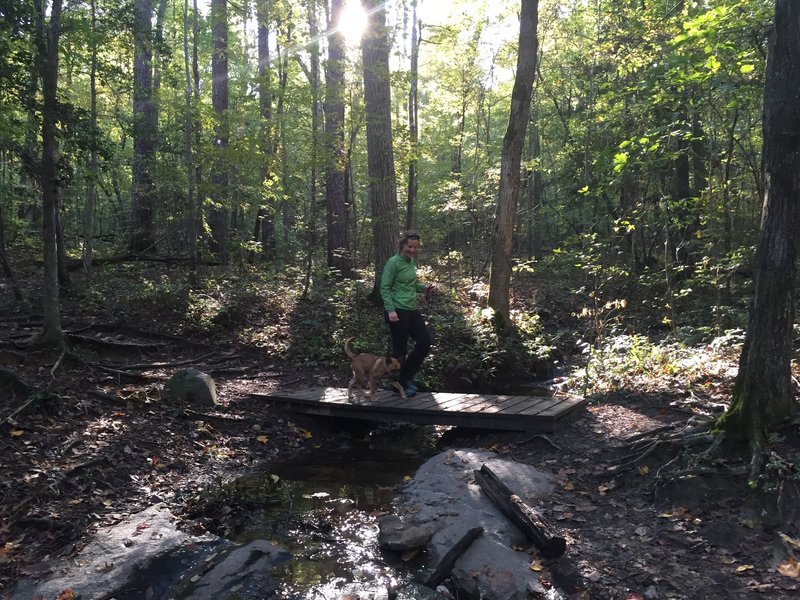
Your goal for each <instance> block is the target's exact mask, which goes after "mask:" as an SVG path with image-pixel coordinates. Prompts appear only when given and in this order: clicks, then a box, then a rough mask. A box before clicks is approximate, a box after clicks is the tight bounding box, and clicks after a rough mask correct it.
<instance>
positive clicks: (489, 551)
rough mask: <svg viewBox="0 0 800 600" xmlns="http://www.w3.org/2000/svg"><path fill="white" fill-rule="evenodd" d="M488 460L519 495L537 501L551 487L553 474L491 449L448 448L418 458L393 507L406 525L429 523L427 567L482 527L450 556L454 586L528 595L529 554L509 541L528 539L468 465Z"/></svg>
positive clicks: (490, 596) (493, 597) (489, 597)
mask: <svg viewBox="0 0 800 600" xmlns="http://www.w3.org/2000/svg"><path fill="white" fill-rule="evenodd" d="M484 464H486V465H488V466H489V467H490V468H491V469H492V471H494V472H495V473H496V474H497V475H498V476H499V477H500V478H502V480H503V481H504V482H505V483H506V485H508V487H509V488H511V489H512V490H513V491H514V492H515V493H516V494H517V495H518V496H519V497H520V498H522V500H523V501H525V502H526V503H528V504H530V505H531V506H536V505H538V504H539V503H540V502H541V500H542V499H544V498H545V497H546V496H547V495H548V494H549V493H550V492H551V491H552V489H553V487H554V482H553V477H552V476H551V475H549V474H547V473H544V472H542V471H539V470H538V469H536V468H534V467H532V466H529V465H525V464H523V463H518V462H516V461H512V460H506V459H502V458H500V457H499V456H498V455H496V454H494V453H492V452H485V451H479V450H449V451H447V452H443V453H441V454H438V455H436V456H434V457H433V458H431V459H430V460H428V461H427V462H426V463H425V464H423V465H422V466H421V467H420V468H419V469H418V470H417V472H416V473H415V475H414V478H413V479H412V480H411V481H410V482H409V483H408V484H406V485H405V486H404V487H403V488H402V489H401V490H400V495H399V498H398V500H397V502H396V513H397V515H398V517H400V518H401V519H402V520H403V522H404V523H406V524H407V525H417V526H420V527H428V528H431V529H433V531H434V534H433V537H432V538H431V541H430V542H429V543H428V549H429V551H430V552H431V555H432V556H431V558H430V560H429V561H428V562H429V564H430V565H431V568H433V567H434V566H435V565H436V564H438V562H439V561H440V560H441V558H442V557H443V556H444V555H445V554H446V553H447V552H448V550H450V548H452V547H453V544H455V543H456V542H457V541H458V540H459V539H460V538H461V537H462V536H463V535H464V532H465V531H466V530H467V529H469V528H471V527H478V526H480V527H483V529H484V532H483V535H481V536H480V537H479V538H478V539H476V540H475V541H474V542H473V543H472V544H471V545H470V547H469V548H468V549H467V551H466V552H464V554H463V555H461V557H460V558H459V559H458V561H457V562H456V565H455V567H454V568H453V571H452V574H451V580H452V581H453V583H454V587H456V588H457V589H459V590H460V591H461V592H464V593H466V594H468V595H472V594H479V596H478V597H480V598H482V599H483V600H511V599H514V600H516V599H523V598H525V599H527V598H530V591H529V590H530V587H529V586H530V585H531V582H534V581H536V580H538V575H537V574H536V573H535V572H533V571H531V569H530V563H531V556H529V555H528V554H526V553H524V552H517V551H515V550H514V547H515V546H516V547H527V546H529V545H530V542H529V541H527V540H526V539H525V537H524V536H523V534H522V532H520V531H519V530H518V529H517V528H516V527H515V526H514V525H513V524H512V523H511V522H510V521H509V520H508V519H507V518H506V517H505V516H504V515H503V514H502V513H501V512H500V510H499V509H498V508H497V507H496V506H495V505H494V504H493V503H492V501H491V500H490V499H489V498H488V497H487V496H486V494H484V493H483V492H482V490H481V488H480V486H479V485H478V484H477V483H476V482H475V477H474V471H475V469H480V468H481V466H483V465H484Z"/></svg>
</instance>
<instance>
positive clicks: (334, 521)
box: [113, 426, 441, 600]
mask: <svg viewBox="0 0 800 600" xmlns="http://www.w3.org/2000/svg"><path fill="white" fill-rule="evenodd" d="M439 438H440V432H439V430H437V429H435V428H432V427H418V426H403V427H391V428H385V429H377V430H373V431H371V432H368V433H367V434H365V435H363V436H361V435H360V436H359V438H358V439H353V438H352V437H347V436H343V437H342V438H341V445H340V446H339V447H336V448H330V447H320V448H312V449H309V450H308V451H305V452H303V453H302V454H300V455H298V456H295V457H293V458H292V459H291V460H288V461H285V462H280V463H274V464H272V465H270V466H269V469H268V470H267V471H264V472H256V473H252V474H250V475H247V476H246V477H243V478H240V479H239V480H237V481H235V482H231V483H229V484H226V486H225V494H226V496H225V499H226V503H227V505H229V506H234V507H239V508H241V507H246V511H245V514H246V518H244V519H239V520H238V521H237V522H236V526H235V527H234V528H233V529H232V533H231V534H230V538H231V539H230V542H226V543H223V544H221V545H218V546H206V547H196V548H194V549H188V550H186V549H184V550H181V551H176V552H173V553H170V554H169V555H166V556H162V557H159V558H158V559H156V560H154V561H153V562H152V564H151V565H150V566H149V567H148V568H147V569H144V570H142V571H140V572H138V573H137V574H136V576H135V577H134V578H132V579H131V580H130V581H129V582H128V585H126V588H125V590H120V592H119V593H117V594H115V595H114V596H113V597H114V598H115V599H116V600H134V599H140V598H145V597H149V598H151V599H152V600H159V599H160V598H163V599H166V598H174V599H175V600H186V599H192V600H196V599H198V598H202V597H204V596H203V595H202V593H200V592H198V590H197V589H196V587H195V583H196V582H197V581H198V579H199V578H200V574H202V573H204V572H206V573H207V572H208V571H209V569H210V566H209V565H211V564H214V563H216V564H218V563H219V562H221V561H222V559H223V558H224V557H225V555H226V553H229V552H230V551H231V550H232V549H235V548H240V547H242V546H243V545H247V544H248V543H250V542H252V541H254V540H268V541H271V542H274V543H275V544H276V545H277V546H278V547H280V548H283V549H285V550H287V551H288V554H283V555H281V558H276V559H275V560H274V561H273V562H272V567H271V569H264V570H260V571H259V572H258V573H256V574H253V575H252V576H248V577H247V578H246V580H245V581H239V582H237V583H236V584H235V585H232V586H231V589H229V590H227V591H226V593H225V594H223V595H218V594H217V595H215V596H214V598H215V600H256V599H258V600H262V599H264V598H276V599H287V600H289V599H292V600H294V599H297V600H301V599H302V600H328V599H333V598H338V599H341V598H350V599H352V600H356V599H361V598H365V599H366V598H372V599H374V600H379V599H381V598H389V597H394V598H398V599H400V600H412V599H424V598H437V597H439V598H440V597H441V596H439V595H438V594H435V593H434V592H433V590H429V589H427V588H424V587H423V586H421V585H419V584H417V583H416V580H417V579H420V577H419V574H418V571H420V570H421V569H422V568H423V565H424V560H425V556H424V553H420V554H419V555H416V556H412V557H404V558H407V559H408V560H406V561H403V560H401V558H400V557H398V556H390V555H388V554H385V553H383V552H381V551H380V550H379V548H378V543H377V538H378V525H377V521H378V518H379V516H380V515H381V514H383V513H385V512H388V511H390V510H391V503H392V500H393V499H394V497H395V492H396V487H397V486H399V485H400V484H402V483H403V482H404V481H405V480H406V479H407V478H410V477H411V476H412V475H413V474H414V472H415V471H416V469H417V468H418V467H419V466H420V465H421V464H422V463H423V462H424V461H425V460H426V459H427V458H428V457H429V456H431V455H432V454H433V453H434V452H435V450H436V443H437V442H438V440H439ZM201 589H202V588H201ZM143 592H145V594H146V595H143Z"/></svg>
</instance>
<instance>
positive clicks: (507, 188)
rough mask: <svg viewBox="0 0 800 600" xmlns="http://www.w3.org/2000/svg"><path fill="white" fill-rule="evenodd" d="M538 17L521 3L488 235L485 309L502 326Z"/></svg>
mask: <svg viewBox="0 0 800 600" xmlns="http://www.w3.org/2000/svg"><path fill="white" fill-rule="evenodd" d="M538 17H539V8H538V4H537V2H536V0H522V12H521V14H520V29H519V55H518V57H517V72H516V75H515V79H514V89H513V90H512V92H511V111H510V115H509V119H508V128H507V129H506V135H505V137H504V138H503V153H502V158H501V162H500V190H499V192H498V198H497V211H496V213H495V223H494V231H493V234H492V268H491V275H490V277H489V306H491V307H492V308H493V309H494V310H495V311H496V313H497V314H498V316H499V317H501V321H502V323H503V325H504V326H506V325H508V324H509V313H510V293H511V292H510V286H511V250H512V241H513V234H514V220H515V216H516V210H517V198H518V196H519V182H520V163H521V161H522V144H523V142H524V139H525V130H526V128H527V125H528V117H529V116H530V108H531V95H532V93H533V78H534V75H535V74H536V54H537V46H538V38H537V35H536V25H537V21H538Z"/></svg>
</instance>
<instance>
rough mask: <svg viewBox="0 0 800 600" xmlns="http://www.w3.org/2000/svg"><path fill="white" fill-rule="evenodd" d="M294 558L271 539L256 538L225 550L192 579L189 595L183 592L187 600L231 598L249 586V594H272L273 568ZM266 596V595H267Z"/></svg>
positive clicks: (273, 585)
mask: <svg viewBox="0 0 800 600" xmlns="http://www.w3.org/2000/svg"><path fill="white" fill-rule="evenodd" d="M290 558H291V554H289V552H288V551H287V550H285V549H284V548H282V547H281V546H279V545H278V544H276V543H274V542H270V541H268V540H255V541H253V542H250V543H249V544H247V545H245V546H240V547H238V548H235V549H233V550H231V551H230V552H228V553H226V554H225V555H224V556H223V557H222V559H221V560H219V558H218V562H217V563H216V564H215V565H214V566H213V567H212V568H211V569H209V570H207V571H205V573H204V574H203V576H202V577H201V578H200V579H198V580H196V581H193V582H192V585H191V591H190V593H189V594H188V595H184V594H180V597H181V598H186V600H207V599H208V598H228V597H232V596H230V594H235V593H236V592H237V591H239V589H240V588H241V587H242V586H243V585H246V586H247V589H248V593H253V592H255V591H256V587H259V588H260V589H259V590H258V591H260V592H262V593H264V594H271V593H273V592H274V591H275V590H274V587H275V583H274V582H273V581H271V580H270V579H269V578H268V576H269V574H270V573H271V572H272V568H273V567H274V566H275V565H277V564H280V563H282V562H285V561H287V560H289V559H290ZM265 597H266V596H265Z"/></svg>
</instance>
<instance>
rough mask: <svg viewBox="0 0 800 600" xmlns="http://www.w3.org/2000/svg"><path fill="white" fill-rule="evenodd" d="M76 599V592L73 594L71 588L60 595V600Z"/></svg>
mask: <svg viewBox="0 0 800 600" xmlns="http://www.w3.org/2000/svg"><path fill="white" fill-rule="evenodd" d="M75 599H76V596H75V592H73V591H72V590H71V589H69V588H67V589H66V590H64V591H63V592H61V593H60V594H59V595H58V600H75Z"/></svg>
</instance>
